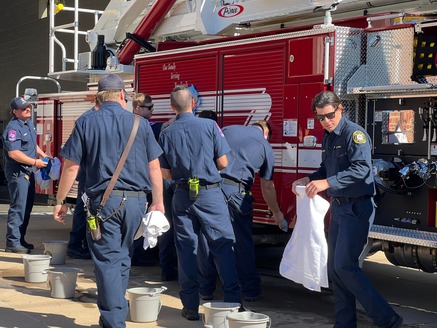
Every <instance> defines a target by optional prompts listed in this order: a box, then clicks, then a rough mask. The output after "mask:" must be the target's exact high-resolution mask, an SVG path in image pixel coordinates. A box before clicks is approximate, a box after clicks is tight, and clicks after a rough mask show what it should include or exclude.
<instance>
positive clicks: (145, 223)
mask: <svg viewBox="0 0 437 328" xmlns="http://www.w3.org/2000/svg"><path fill="white" fill-rule="evenodd" d="M168 229H170V223H168V220H167V218H166V217H165V215H164V213H162V212H160V211H151V212H149V213H147V214H146V216H145V217H144V218H143V220H142V221H141V224H140V227H139V228H138V230H137V233H136V234H135V237H134V239H138V238H140V237H141V236H143V237H144V243H143V248H144V249H147V248H149V247H150V248H153V247H155V246H156V244H157V242H158V237H159V236H161V235H162V234H163V233H164V232H166V231H168Z"/></svg>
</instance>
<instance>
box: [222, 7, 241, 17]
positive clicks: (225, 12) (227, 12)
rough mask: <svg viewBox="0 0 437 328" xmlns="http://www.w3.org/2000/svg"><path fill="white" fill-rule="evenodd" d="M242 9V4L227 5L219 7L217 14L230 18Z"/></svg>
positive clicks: (238, 13)
mask: <svg viewBox="0 0 437 328" xmlns="http://www.w3.org/2000/svg"><path fill="white" fill-rule="evenodd" d="M243 11H244V7H243V6H242V5H229V6H225V7H223V8H221V9H220V10H219V11H218V15H219V16H220V17H223V18H230V17H235V16H238V15H240V14H241V13H242V12H243Z"/></svg>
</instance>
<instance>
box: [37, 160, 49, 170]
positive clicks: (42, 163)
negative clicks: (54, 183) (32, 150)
mask: <svg viewBox="0 0 437 328" xmlns="http://www.w3.org/2000/svg"><path fill="white" fill-rule="evenodd" d="M47 164H48V162H44V161H43V160H42V159H39V158H38V159H37V160H35V166H36V168H37V169H41V168H43V167H46V166H47Z"/></svg>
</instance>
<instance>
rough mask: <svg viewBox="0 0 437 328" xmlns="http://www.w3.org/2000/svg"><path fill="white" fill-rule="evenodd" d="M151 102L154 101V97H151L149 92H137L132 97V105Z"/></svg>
mask: <svg viewBox="0 0 437 328" xmlns="http://www.w3.org/2000/svg"><path fill="white" fill-rule="evenodd" d="M151 102H152V97H150V96H149V95H148V94H145V93H141V92H139V93H136V94H135V96H134V97H133V99H132V107H133V108H135V107H137V106H138V105H140V104H146V103H151Z"/></svg>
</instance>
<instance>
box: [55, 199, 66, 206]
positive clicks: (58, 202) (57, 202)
mask: <svg viewBox="0 0 437 328" xmlns="http://www.w3.org/2000/svg"><path fill="white" fill-rule="evenodd" d="M64 204H65V199H63V200H56V205H64Z"/></svg>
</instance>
